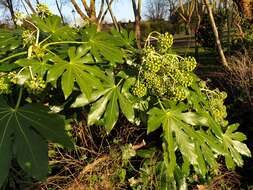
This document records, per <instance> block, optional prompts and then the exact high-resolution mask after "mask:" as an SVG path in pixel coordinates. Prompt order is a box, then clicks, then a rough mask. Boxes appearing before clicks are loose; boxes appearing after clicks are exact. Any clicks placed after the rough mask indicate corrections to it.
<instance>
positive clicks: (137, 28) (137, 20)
mask: <svg viewBox="0 0 253 190" xmlns="http://www.w3.org/2000/svg"><path fill="white" fill-rule="evenodd" d="M132 6H133V11H134V19H135V37H136V41H137V47H138V48H141V0H138V7H137V4H136V2H135V0H132Z"/></svg>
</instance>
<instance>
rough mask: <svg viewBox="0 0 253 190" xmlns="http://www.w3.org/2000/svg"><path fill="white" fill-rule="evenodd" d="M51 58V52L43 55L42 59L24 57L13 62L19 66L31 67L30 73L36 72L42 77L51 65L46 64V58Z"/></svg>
mask: <svg viewBox="0 0 253 190" xmlns="http://www.w3.org/2000/svg"><path fill="white" fill-rule="evenodd" d="M51 58H52V55H51V54H47V55H45V56H44V57H43V58H42V60H37V59H31V58H24V59H19V60H17V61H16V62H15V64H17V65H19V66H21V67H23V68H24V67H31V70H32V73H33V74H37V75H38V76H40V77H44V75H45V73H46V72H47V70H48V69H49V68H50V67H51V65H50V64H48V60H49V59H51Z"/></svg>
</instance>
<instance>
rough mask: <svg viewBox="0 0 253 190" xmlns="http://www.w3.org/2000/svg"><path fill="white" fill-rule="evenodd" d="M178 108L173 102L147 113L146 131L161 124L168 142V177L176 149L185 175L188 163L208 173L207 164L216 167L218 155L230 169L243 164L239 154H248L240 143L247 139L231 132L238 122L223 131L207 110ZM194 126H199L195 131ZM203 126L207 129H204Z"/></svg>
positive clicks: (174, 161)
mask: <svg viewBox="0 0 253 190" xmlns="http://www.w3.org/2000/svg"><path fill="white" fill-rule="evenodd" d="M179 107H180V106H176V105H175V106H172V107H170V108H169V109H166V110H165V109H164V108H163V109H159V108H157V107H155V108H152V109H151V110H150V111H149V112H148V114H149V119H148V133H150V132H153V131H154V130H156V129H158V128H159V127H160V126H162V127H163V131H164V139H165V140H166V142H167V147H166V151H167V152H168V153H167V156H166V159H167V166H168V167H169V169H168V175H169V176H170V177H172V176H173V175H174V169H175V167H176V164H177V163H176V159H175V150H176V149H178V150H179V151H180V152H181V154H182V156H183V161H184V162H183V165H182V170H183V171H185V172H184V173H185V175H186V176H187V173H188V171H189V166H190V164H191V165H193V166H194V168H195V171H197V172H198V173H200V174H201V175H203V176H205V174H206V173H207V165H210V166H211V167H212V168H218V163H217V161H216V158H217V155H223V156H224V157H225V159H226V165H227V167H228V168H233V167H234V166H235V164H236V165H238V166H242V164H243V160H242V158H241V155H245V156H251V153H250V151H249V149H248V148H247V146H246V145H245V144H244V143H242V142H241V141H243V140H245V139H246V137H245V135H244V134H242V133H240V132H234V131H235V130H236V129H237V127H238V126H237V125H231V126H229V127H228V129H227V131H226V133H225V134H223V133H222V132H221V131H222V130H221V126H219V125H218V124H217V123H215V121H213V120H212V119H211V118H210V115H208V114H207V113H194V112H185V111H184V108H183V107H182V110H181V111H180V109H179ZM194 126H198V128H200V129H199V130H196V129H194V128H193V127H194ZM203 126H205V129H206V127H208V129H207V130H206V131H205V130H203V129H202V127H203ZM213 128H214V129H213ZM165 155H166V154H165ZM187 168H188V169H187Z"/></svg>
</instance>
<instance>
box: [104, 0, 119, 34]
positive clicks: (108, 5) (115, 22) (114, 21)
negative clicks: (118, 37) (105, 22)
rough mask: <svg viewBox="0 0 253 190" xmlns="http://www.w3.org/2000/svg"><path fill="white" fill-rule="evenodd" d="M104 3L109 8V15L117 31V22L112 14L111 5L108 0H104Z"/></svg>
mask: <svg viewBox="0 0 253 190" xmlns="http://www.w3.org/2000/svg"><path fill="white" fill-rule="evenodd" d="M106 4H107V7H108V9H109V12H110V15H111V17H112V21H113V24H114V26H115V28H116V30H117V31H119V26H118V22H117V20H116V18H115V16H114V15H113V12H112V7H111V5H110V3H109V0H106Z"/></svg>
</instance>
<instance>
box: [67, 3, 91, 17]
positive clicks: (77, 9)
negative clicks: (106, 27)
mask: <svg viewBox="0 0 253 190" xmlns="http://www.w3.org/2000/svg"><path fill="white" fill-rule="evenodd" d="M71 3H72V4H73V6H74V7H75V9H76V11H77V13H78V14H79V15H80V16H81V18H82V19H83V20H87V19H88V20H89V18H88V17H87V16H86V15H85V14H84V13H83V11H82V10H81V8H80V7H79V6H78V4H77V3H76V1H75V0H71Z"/></svg>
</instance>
